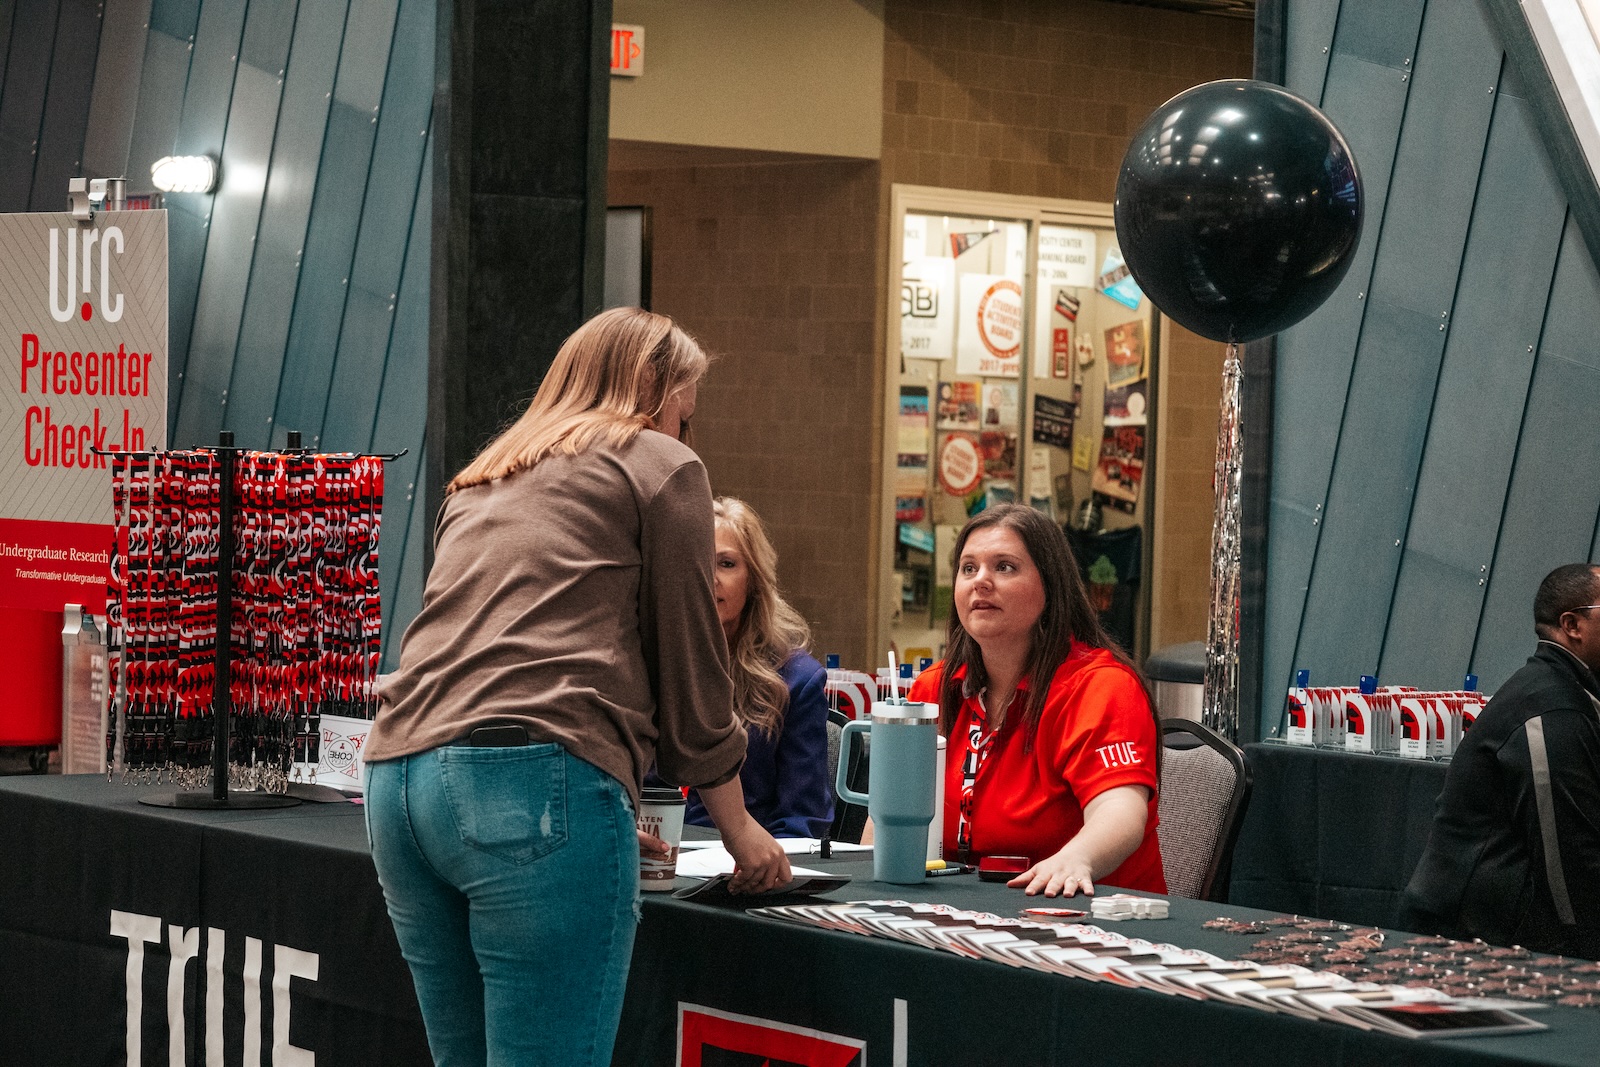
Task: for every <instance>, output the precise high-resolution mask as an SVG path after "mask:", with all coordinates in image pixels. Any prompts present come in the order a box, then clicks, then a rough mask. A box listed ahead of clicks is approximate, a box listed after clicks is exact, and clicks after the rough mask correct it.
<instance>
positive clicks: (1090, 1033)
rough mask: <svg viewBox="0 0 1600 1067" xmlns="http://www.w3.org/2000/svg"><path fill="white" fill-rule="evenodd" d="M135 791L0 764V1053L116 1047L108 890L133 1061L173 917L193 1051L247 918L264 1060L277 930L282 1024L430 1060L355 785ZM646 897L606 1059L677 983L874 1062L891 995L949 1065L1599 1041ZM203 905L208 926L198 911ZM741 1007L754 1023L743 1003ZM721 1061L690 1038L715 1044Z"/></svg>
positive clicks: (120, 1019) (656, 1039)
mask: <svg viewBox="0 0 1600 1067" xmlns="http://www.w3.org/2000/svg"><path fill="white" fill-rule="evenodd" d="M136 792H138V790H135V789H129V788H125V787H122V786H114V785H108V784H107V783H106V782H105V781H104V780H103V779H96V778H76V779H63V778H27V779H8V780H0V850H3V854H4V855H5V856H6V858H7V862H6V863H4V864H3V865H0V1061H3V1062H4V1063H5V1064H7V1065H8V1067H30V1065H34V1064H41V1065H42V1064H64V1063H71V1064H99V1063H120V1062H122V1055H123V1049H124V1047H125V1042H126V1033H125V1028H124V1019H125V1009H124V1003H125V1001H124V988H125V974H126V973H127V970H128V960H129V951H128V945H129V942H128V939H126V938H123V937H113V936H111V935H110V933H109V930H110V923H111V911H112V910H113V909H116V910H118V911H120V912H123V913H125V914H130V915H144V916H148V917H151V918H152V919H155V920H159V922H160V923H161V924H162V926H161V941H160V943H152V944H148V945H144V946H143V947H144V949H145V957H144V961H143V966H142V968H141V970H142V978H143V981H142V983H141V989H142V995H143V1006H144V1010H143V1012H142V1016H141V1020H140V1022H141V1026H140V1030H141V1051H142V1056H141V1059H142V1061H143V1062H145V1063H151V1064H156V1063H160V1064H165V1063H167V1062H168V1045H169V1036H170V1035H169V1032H168V1028H167V1015H168V989H169V975H170V973H171V969H170V966H169V964H170V960H171V953H170V951H169V947H168V939H169V938H170V937H171V935H172V933H173V929H172V928H173V927H174V926H176V927H178V933H177V936H178V938H179V939H180V943H181V939H182V938H183V936H184V933H185V931H187V930H193V929H194V928H196V927H202V928H204V929H202V930H201V931H200V934H199V936H198V943H197V946H196V947H197V957H196V959H194V960H193V961H192V962H190V963H189V964H188V965H187V969H186V970H185V971H184V972H182V973H183V974H184V976H185V979H186V980H184V981H181V982H179V983H177V984H176V985H175V986H173V988H175V989H176V993H177V1005H178V1008H179V1012H180V1018H181V1023H180V1031H181V1032H182V1033H183V1036H184V1041H185V1053H186V1055H185V1060H186V1062H188V1063H197V1062H199V1058H198V1057H199V1050H200V1049H202V1048H203V1047H204V1042H205V1033H206V1027H205V1015H206V996H205V988H204V986H205V982H204V975H205V970H206V960H207V958H208V955H209V952H210V945H211V944H212V938H213V937H220V938H221V943H222V944H223V946H224V948H225V954H224V957H223V967H224V972H225V976H226V977H225V981H224V983H223V990H224V994H225V996H224V1012H223V1021H224V1032H225V1034H226V1037H227V1053H226V1057H225V1062H226V1063H228V1064H236V1063H239V1062H240V1060H241V1055H242V1046H243V1041H242V1033H243V1025H244V1018H245V1014H244V1007H243V1003H244V1001H245V999H246V998H245V989H244V980H243V969H244V968H243V963H242V961H243V960H244V958H245V953H246V941H245V939H246V938H254V939H258V940H260V941H261V942H262V943H263V944H262V950H261V954H262V958H263V963H262V969H261V976H260V989H261V996H260V997H259V998H258V1001H259V1003H260V1008H259V1014H258V1016H257V1017H258V1018H259V1022H260V1026H261V1051H262V1059H261V1062H262V1063H272V1062H274V1060H275V1057H274V1056H273V1055H272V1052H271V1050H272V1043H273V1039H274V1022H275V1018H274V1005H273V1001H274V995H273V989H272V987H273V985H274V981H273V974H274V968H275V962H276V961H277V959H278V953H277V952H276V951H275V946H283V947H285V948H286V949H290V950H298V951H299V952H301V953H315V954H316V956H317V960H318V968H317V971H318V973H317V977H316V979H315V981H310V980H307V979H305V978H295V979H293V981H292V982H291V983H289V988H288V990H287V992H288V995H289V1000H290V1002H291V1004H292V1011H291V1012H290V1016H289V1027H288V1033H287V1035H286V1039H287V1041H288V1042H290V1043H292V1044H293V1045H296V1046H299V1047H303V1048H306V1049H310V1050H312V1051H313V1052H314V1053H315V1055H316V1062H317V1063H319V1064H323V1065H325V1067H326V1065H338V1064H357V1065H365V1064H378V1063H382V1064H386V1065H388V1064H402V1065H405V1064H425V1063H427V1062H428V1059H427V1055H426V1052H425V1047H424V1045H423V1035H422V1029H421V1024H420V1022H419V1020H418V1018H417V1014H416V1004H415V1000H414V998H413V995H412V992H411V988H410V983H409V977H408V975H407V973H406V970H405V967H404V964H403V962H402V961H401V960H400V957H399V953H398V950H397V948H396V946H395V942H394V936H393V933H392V932H391V930H390V928H389V925H388V921H387V918H386V916H385V915H384V913H383V904H382V898H381V896H380V895H379V892H378V887H377V882H376V878H375V877H374V875H373V873H372V866H371V861H370V858H369V856H368V855H367V850H366V842H365V837H364V834H363V832H362V826H361V819H360V809H359V808H357V807H355V806H352V805H336V806H326V807H317V806H306V807H300V808H294V809H289V810H285V811H276V812H252V813H210V814H198V813H183V812H173V811H170V810H164V809H153V808H147V807H142V806H140V805H137V804H136V803H134V800H133V795H134V794H135V793H136ZM806 862H807V863H809V864H810V865H812V866H818V867H827V868H829V869H830V870H837V871H839V872H841V873H848V874H851V875H853V876H855V877H857V878H858V879H859V880H858V881H857V882H856V883H855V884H853V885H851V886H850V887H849V888H847V889H846V890H843V891H840V892H838V893H835V894H832V896H834V897H835V898H837V899H871V898H879V899H881V898H887V897H893V898H899V899H906V900H940V901H945V902H948V903H950V904H952V905H956V906H960V907H969V908H976V909H982V910H987V911H992V912H995V913H997V914H1016V912H1017V910H1018V909H1019V908H1020V907H1022V906H1024V901H1025V898H1023V897H1022V896H1021V895H1020V893H1018V892H1017V891H1016V890H1008V889H1006V888H1005V887H1004V886H999V885H992V884H985V883H980V882H978V881H976V880H975V879H974V878H972V877H970V876H961V877H956V878H941V879H936V880H931V881H929V882H926V883H924V884H922V885H919V886H914V887H895V886H886V885H881V884H877V883H873V882H871V881H869V880H868V879H870V877H871V865H870V859H868V860H862V859H859V858H844V859H834V860H828V861H823V860H817V859H814V858H810V859H808V860H807V861H806ZM642 910H643V922H642V925H641V926H640V929H639V937H638V942H637V946H636V949H635V953H634V965H633V970H632V973H631V975H630V978H629V985H628V1001H627V1006H626V1009H625V1014H624V1018H623V1025H622V1031H621V1034H620V1036H619V1039H618V1045H617V1056H616V1058H615V1062H616V1063H619V1064H630V1065H633V1064H652V1065H662V1067H665V1065H670V1064H674V1063H675V1062H676V1061H677V1046H678V1019H679V1012H680V1006H682V1005H700V1006H703V1007H705V1008H707V1009H709V1013H708V1014H709V1015H712V1016H715V1017H716V1018H718V1019H721V1020H723V1021H724V1024H726V1025H749V1026H754V1027H756V1028H758V1029H759V1028H761V1027H767V1028H771V1027H772V1026H774V1025H776V1026H780V1027H789V1028H791V1029H792V1028H795V1027H800V1028H807V1029H810V1030H814V1031H821V1032H823V1033H826V1034H835V1035H839V1036H841V1037H843V1038H846V1039H849V1040H854V1041H864V1042H865V1048H866V1049H868V1050H870V1051H871V1053H872V1055H871V1062H872V1063H874V1064H889V1063H892V1062H894V1059H893V1055H892V1053H893V1050H894V1048H895V1038H896V1026H895V1019H896V1014H897V1011H896V1007H897V1006H896V1001H904V1002H905V1003H904V1008H903V1018H904V1026H903V1030H902V1031H901V1032H902V1033H903V1035H904V1041H905V1044H906V1051H907V1058H906V1061H905V1062H907V1063H910V1064H927V1065H950V1067H956V1065H960V1067H972V1065H974V1064H998V1065H1006V1067H1012V1065H1019V1067H1021V1065H1032V1064H1045V1063H1073V1064H1075V1065H1076V1064H1085V1065H1087V1064H1139V1065H1144V1064H1156V1063H1159V1064H1188V1063H1193V1064H1200V1063H1228V1064H1230V1065H1232V1064H1240V1065H1245V1064H1273V1065H1276V1064H1283V1063H1296V1064H1330V1065H1331V1064H1372V1063H1393V1064H1402V1063H1403V1064H1424V1063H1439V1064H1443V1063H1546V1064H1574V1065H1576V1064H1585V1063H1592V1062H1593V1061H1594V1049H1596V1048H1600V1012H1590V1011H1581V1010H1577V1009H1570V1008H1551V1009H1548V1010H1546V1011H1543V1012H1541V1013H1539V1015H1538V1018H1540V1019H1542V1020H1544V1021H1546V1022H1548V1023H1549V1024H1550V1025H1551V1027H1552V1029H1551V1030H1550V1031H1548V1032H1545V1033H1540V1034H1530V1035H1526V1036H1518V1037H1505V1038H1485V1039H1475V1040H1458V1041H1450V1042H1442V1043H1427V1042H1422V1043H1419V1042H1408V1041H1405V1040H1404V1039H1400V1038H1388V1037H1383V1036H1379V1035H1375V1034H1371V1033H1363V1032H1361V1031H1356V1030H1353V1029H1347V1028H1344V1027H1337V1026H1332V1025H1329V1024H1322V1023H1313V1022H1308V1021H1305V1020H1300V1019H1294V1018H1289V1017H1285V1016H1278V1015H1269V1014H1267V1013H1264V1012H1257V1011H1252V1010H1249V1009H1246V1008H1236V1007H1231V1006H1227V1005H1218V1004H1211V1003H1198V1002H1194V1001H1188V1000H1183V999H1180V998H1175V997H1164V996H1161V995H1160V994H1157V993H1152V992H1148V991H1144V990H1128V989H1122V988H1117V987H1112V986H1107V985H1100V984H1095V983H1090V982H1085V981H1080V980H1075V979H1071V978H1065V977H1061V976H1058V975H1047V974H1039V973H1035V972H1030V971H1024V970H1019V969H1015V968H1009V967H1004V966H1002V965H999V964H995V963H990V962H987V961H972V960H963V959H958V958H956V957H953V956H948V955H945V954H942V953H936V952H933V951H930V950H922V949H917V948H914V947H912V946H907V945H901V944H897V943H892V942H882V941H875V940H870V939H867V938H861V937H856V936H852V935H849V934H841V933H832V932H826V931H820V930H809V929H804V928H799V927H793V926H788V925H785V924H782V923H777V922H773V921H770V920H764V919H759V918H754V917H751V916H748V915H746V914H744V913H743V912H741V911H737V910H729V909H723V908H717V907H711V906H706V905H700V904H695V903H691V902H685V901H678V900H673V899H670V898H666V897H662V896H656V895H647V896H646V898H645V900H644V902H643V908H642ZM1172 912H1173V918H1172V919H1169V920H1166V921H1160V922H1140V923H1129V924H1125V927H1124V928H1125V929H1126V930H1127V931H1128V932H1130V933H1132V932H1137V933H1139V934H1141V935H1144V936H1147V937H1151V938H1156V939H1162V940H1169V941H1172V942H1174V943H1176V944H1180V945H1184V946H1188V947H1193V948H1202V949H1207V950H1210V951H1213V952H1217V953H1219V954H1224V955H1232V954H1236V953H1237V952H1239V951H1241V950H1242V949H1243V948H1244V947H1246V946H1247V945H1248V943H1249V941H1248V939H1246V938H1240V937H1235V936H1232V935H1227V934H1220V933H1214V932H1212V931H1207V930H1204V929H1202V928H1201V925H1200V924H1201V923H1202V922H1203V921H1204V920H1205V919H1207V918H1211V917H1213V916H1215V915H1218V914H1226V915H1232V916H1237V917H1246V918H1248V917H1258V915H1259V913H1256V912H1253V911H1250V910H1248V909H1244V908H1240V907H1236V906H1232V905H1219V904H1206V903H1199V902H1193V901H1184V900H1174V901H1173V902H1172ZM212 928H215V929H216V930H218V931H220V933H219V934H215V935H213V934H211V933H210V932H209V931H210V929H212ZM301 969H302V970H303V969H304V960H303V959H302V960H301ZM530 1010H533V1011H536V1010H537V1005H530ZM740 1016H747V1017H750V1019H752V1020H754V1022H751V1023H742V1022H741V1021H740V1020H739V1018H738V1017H740ZM277 1062H284V1061H283V1060H278V1061H277ZM684 1062H690V1060H688V1059H686V1060H685V1061H684ZM712 1062H713V1061H712V1059H711V1058H709V1057H708V1058H706V1059H705V1060H704V1063H705V1064H706V1065H708V1067H709V1065H710V1064H711V1063H712ZM717 1062H719V1063H723V1064H734V1063H743V1062H745V1061H744V1060H740V1059H738V1058H737V1057H734V1058H726V1057H725V1058H722V1059H720V1060H717ZM749 1062H750V1063H751V1064H759V1063H760V1062H761V1058H760V1057H758V1058H755V1059H751V1060H749ZM776 1062H777V1061H776V1060H775V1061H774V1063H776ZM793 1062H803V1061H793ZM835 1062H839V1063H841V1064H845V1063H848V1062H850V1061H848V1060H839V1061H835ZM857 1062H859V1060H858V1061H857Z"/></svg>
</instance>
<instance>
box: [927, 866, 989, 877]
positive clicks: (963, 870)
mask: <svg viewBox="0 0 1600 1067" xmlns="http://www.w3.org/2000/svg"><path fill="white" fill-rule="evenodd" d="M975 870H977V868H976V867H969V866H967V865H966V864H965V863H946V864H944V865H943V866H941V867H935V868H933V869H932V870H929V871H928V872H927V875H928V877H929V878H941V877H943V876H944V875H947V874H971V873H972V872H973V871H975Z"/></svg>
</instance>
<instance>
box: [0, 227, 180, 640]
mask: <svg viewBox="0 0 1600 1067" xmlns="http://www.w3.org/2000/svg"><path fill="white" fill-rule="evenodd" d="M0 346H4V348H9V349H10V353H11V359H12V360H13V361H14V362H13V363H12V364H11V373H10V375H9V376H8V377H9V385H8V386H7V387H6V388H0V610H6V609H15V608H23V609H31V610H35V611H40V610H42V611H60V610H61V606H62V605H63V604H66V603H77V604H82V605H84V606H85V607H86V608H89V609H90V610H92V611H95V612H100V611H103V610H104V605H105V582H106V561H107V557H108V553H109V547H110V543H111V535H112V515H111V473H110V467H109V463H108V461H107V460H106V459H105V457H102V456H98V455H96V454H95V453H94V451H93V450H94V449H97V448H98V449H123V450H130V451H138V450H142V449H160V448H165V447H166V443H167V440H166V438H167V433H166V421H167V213H166V212H165V211H117V212H101V213H100V214H99V215H97V216H96V217H95V219H94V220H93V222H91V223H88V224H79V223H78V222H76V221H74V220H73V218H72V216H70V215H68V214H66V213H59V214H56V213H48V214H16V215H0ZM0 350H3V349H0Z"/></svg>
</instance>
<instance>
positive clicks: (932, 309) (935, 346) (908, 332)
mask: <svg viewBox="0 0 1600 1067" xmlns="http://www.w3.org/2000/svg"><path fill="white" fill-rule="evenodd" d="M954 283H955V262H954V261H953V260H948V259H914V260H911V261H910V262H908V263H907V264H906V265H905V269H904V270H903V271H901V275H900V354H901V355H902V356H911V357H914V358H917V359H949V358H950V355H951V352H952V350H953V349H954V347H955V344H954V341H955V332H956V309H955V300H956V293H955V284H954Z"/></svg>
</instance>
